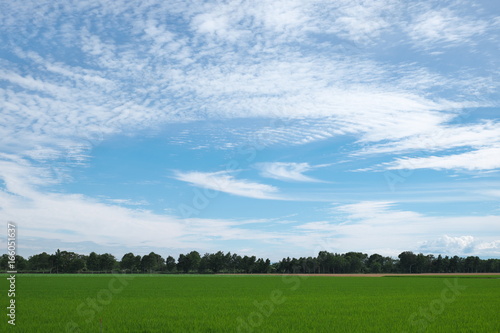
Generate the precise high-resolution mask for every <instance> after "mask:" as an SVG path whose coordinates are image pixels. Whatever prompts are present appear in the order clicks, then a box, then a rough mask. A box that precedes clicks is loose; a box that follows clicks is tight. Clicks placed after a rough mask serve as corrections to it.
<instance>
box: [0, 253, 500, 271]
mask: <svg viewBox="0 0 500 333" xmlns="http://www.w3.org/2000/svg"><path fill="white" fill-rule="evenodd" d="M8 261H9V258H8V256H7V255H6V254H4V255H3V256H2V257H1V259H0V270H2V271H7V263H8ZM16 269H17V271H18V272H33V273H85V272H87V273H102V272H112V271H114V272H116V271H120V272H123V273H202V274H203V273H246V274H250V273H309V274H315V273H337V274H338V273H341V274H342V273H498V272H500V259H486V260H484V259H480V258H479V257H474V256H469V257H466V258H462V257H458V256H453V257H448V256H445V257H442V256H441V255H439V256H437V257H435V256H434V255H432V254H429V255H424V254H422V253H419V254H414V253H413V252H410V251H405V252H402V253H401V254H399V256H398V259H394V258H391V257H384V256H381V255H379V254H372V255H370V256H369V255H368V254H366V253H361V252H348V253H344V254H338V253H330V252H327V251H321V252H319V254H318V256H317V257H307V258H306V257H301V258H298V259H297V258H289V257H288V258H283V259H282V260H280V261H278V262H276V263H271V261H270V260H269V259H263V258H256V257H255V256H243V257H242V256H240V255H238V254H236V253H234V254H232V253H230V252H228V253H224V252H222V251H218V252H216V253H205V254H204V255H203V256H200V254H199V253H198V252H197V251H191V252H189V253H187V254H181V255H179V258H178V259H177V260H175V258H174V257H172V256H167V257H166V258H163V257H162V256H161V255H159V254H157V253H154V252H151V253H150V254H147V255H144V256H142V257H141V256H139V255H134V254H133V253H127V254H125V255H124V256H123V257H122V258H121V260H120V261H118V260H117V259H116V258H115V257H114V256H113V255H111V254H109V253H104V254H97V253H95V252H92V253H90V254H89V255H82V254H78V253H74V252H68V251H59V250H57V252H56V253H54V254H47V253H45V252H43V253H40V254H36V255H34V256H30V257H29V258H28V259H27V260H26V259H24V258H23V257H21V256H16Z"/></svg>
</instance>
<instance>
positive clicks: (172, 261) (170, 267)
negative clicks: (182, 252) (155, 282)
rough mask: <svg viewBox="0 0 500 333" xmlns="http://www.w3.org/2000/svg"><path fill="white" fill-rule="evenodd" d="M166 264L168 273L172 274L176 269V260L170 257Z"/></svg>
mask: <svg viewBox="0 0 500 333" xmlns="http://www.w3.org/2000/svg"><path fill="white" fill-rule="evenodd" d="M165 264H166V266H167V271H168V272H170V273H172V272H173V271H174V269H175V258H174V257H172V256H168V257H167V260H166V262H165Z"/></svg>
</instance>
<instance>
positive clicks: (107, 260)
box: [99, 253, 116, 272]
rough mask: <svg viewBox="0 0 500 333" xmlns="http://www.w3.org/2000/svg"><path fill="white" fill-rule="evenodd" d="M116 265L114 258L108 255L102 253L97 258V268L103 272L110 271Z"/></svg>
mask: <svg viewBox="0 0 500 333" xmlns="http://www.w3.org/2000/svg"><path fill="white" fill-rule="evenodd" d="M115 265H116V258H115V256H114V255H112V254H110V253H104V254H101V255H100V256H99V266H100V268H101V270H103V271H105V272H109V271H112V270H113V269H114V268H115Z"/></svg>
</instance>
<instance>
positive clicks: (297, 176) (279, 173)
mask: <svg viewBox="0 0 500 333" xmlns="http://www.w3.org/2000/svg"><path fill="white" fill-rule="evenodd" d="M256 167H257V168H258V169H260V171H261V172H260V174H261V176H262V177H267V178H274V179H278V180H284V181H296V182H320V180H318V179H315V178H311V177H308V176H305V175H304V174H303V173H304V172H307V171H310V170H312V169H315V168H318V167H319V166H311V165H309V163H284V162H272V163H258V164H257V165H256Z"/></svg>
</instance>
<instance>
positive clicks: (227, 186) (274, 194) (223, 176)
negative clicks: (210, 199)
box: [174, 171, 284, 200]
mask: <svg viewBox="0 0 500 333" xmlns="http://www.w3.org/2000/svg"><path fill="white" fill-rule="evenodd" d="M174 178H175V179H177V180H180V181H183V182H187V183H190V184H192V185H194V186H197V187H201V188H206V189H209V190H215V191H219V192H225V193H229V194H233V195H237V196H242V197H248V198H254V199H273V200H282V199H284V198H283V197H282V196H280V194H279V190H278V188H276V187H274V186H271V185H266V184H260V183H256V182H251V181H248V180H246V179H236V178H234V176H232V175H230V174H229V173H228V172H225V171H220V172H197V171H191V172H180V171H178V172H176V173H175V175H174Z"/></svg>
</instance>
